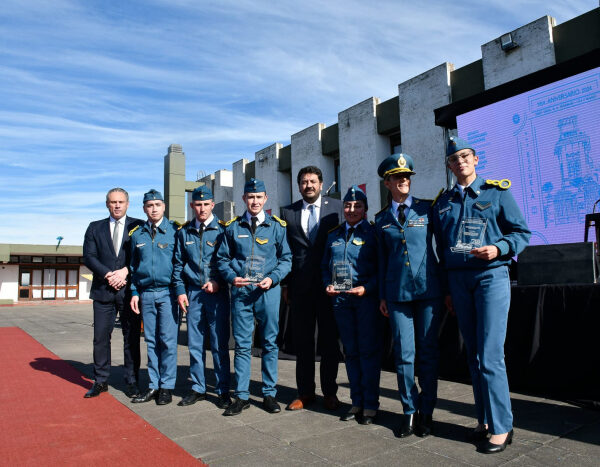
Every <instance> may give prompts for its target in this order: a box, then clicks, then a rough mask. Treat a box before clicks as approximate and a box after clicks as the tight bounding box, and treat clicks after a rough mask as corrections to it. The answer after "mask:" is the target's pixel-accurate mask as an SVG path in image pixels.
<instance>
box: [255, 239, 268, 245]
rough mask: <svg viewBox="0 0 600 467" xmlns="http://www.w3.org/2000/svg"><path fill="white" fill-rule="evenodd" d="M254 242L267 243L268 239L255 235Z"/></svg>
mask: <svg viewBox="0 0 600 467" xmlns="http://www.w3.org/2000/svg"><path fill="white" fill-rule="evenodd" d="M256 243H258V244H259V245H266V244H267V243H269V239H268V238H258V237H256Z"/></svg>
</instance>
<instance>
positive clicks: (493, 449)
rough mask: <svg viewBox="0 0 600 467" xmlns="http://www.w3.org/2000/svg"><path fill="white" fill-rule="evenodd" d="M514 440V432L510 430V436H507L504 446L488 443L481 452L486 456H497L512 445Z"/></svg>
mask: <svg viewBox="0 0 600 467" xmlns="http://www.w3.org/2000/svg"><path fill="white" fill-rule="evenodd" d="M512 440H513V430H510V431H509V432H508V435H506V439H505V440H504V442H503V443H502V444H494V443H490V442H489V441H488V442H487V443H485V444H484V445H483V446H482V447H481V452H483V453H484V454H496V453H497V452H502V451H504V450H505V449H506V446H508V445H509V444H512Z"/></svg>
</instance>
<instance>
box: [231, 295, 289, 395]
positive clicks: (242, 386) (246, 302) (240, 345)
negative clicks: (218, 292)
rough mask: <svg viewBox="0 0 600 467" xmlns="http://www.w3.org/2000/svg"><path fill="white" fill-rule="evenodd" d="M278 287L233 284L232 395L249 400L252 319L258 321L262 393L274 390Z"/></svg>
mask: <svg viewBox="0 0 600 467" xmlns="http://www.w3.org/2000/svg"><path fill="white" fill-rule="evenodd" d="M280 294H281V288H280V287H279V285H277V286H275V287H271V288H270V289H269V290H266V291H263V290H262V289H259V288H258V287H256V286H254V285H252V286H246V287H242V288H237V287H234V288H232V292H231V295H232V307H231V327H232V331H233V338H234V339H235V356H234V360H233V367H234V371H235V391H234V395H235V396H236V397H238V398H240V399H242V400H248V398H249V397H250V392H249V390H248V388H249V385H250V362H251V357H252V333H253V332H254V320H255V319H256V322H257V324H258V330H259V332H260V337H261V346H262V361H261V373H262V383H263V384H262V393H263V396H273V397H275V394H277V390H276V388H275V385H276V384H277V359H278V356H279V348H278V346H277V334H278V333H279V302H280V298H281V297H280Z"/></svg>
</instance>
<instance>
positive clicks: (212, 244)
mask: <svg viewBox="0 0 600 467" xmlns="http://www.w3.org/2000/svg"><path fill="white" fill-rule="evenodd" d="M215 243H216V242H209V241H208V240H206V244H207V245H208V246H215Z"/></svg>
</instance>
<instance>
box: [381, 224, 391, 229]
mask: <svg viewBox="0 0 600 467" xmlns="http://www.w3.org/2000/svg"><path fill="white" fill-rule="evenodd" d="M391 226H392V224H386V225H383V226H382V227H381V228H382V229H389V228H390V227H391Z"/></svg>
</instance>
